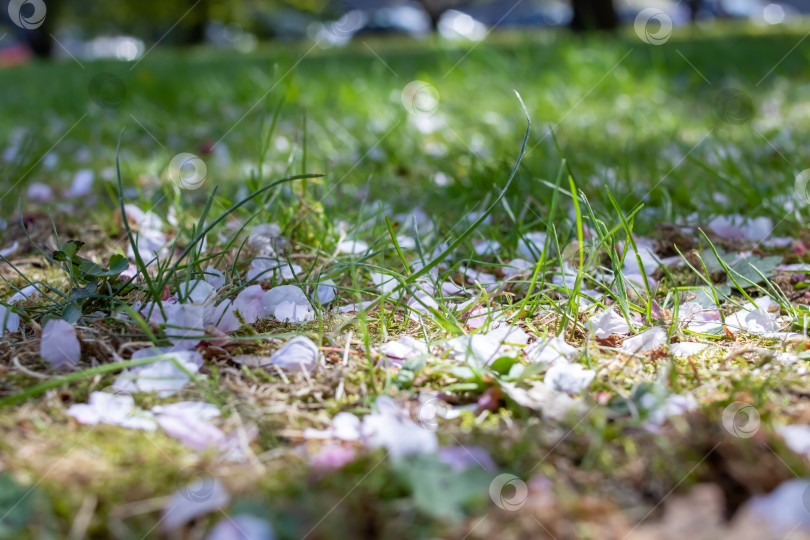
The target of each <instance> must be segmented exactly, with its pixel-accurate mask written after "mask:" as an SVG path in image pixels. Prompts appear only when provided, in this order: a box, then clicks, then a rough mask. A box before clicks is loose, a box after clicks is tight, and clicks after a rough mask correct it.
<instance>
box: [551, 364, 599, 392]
mask: <svg viewBox="0 0 810 540" xmlns="http://www.w3.org/2000/svg"><path fill="white" fill-rule="evenodd" d="M595 376H596V372H595V371H593V370H592V369H585V368H583V367H582V365H581V364H563V363H558V364H555V365H553V366H552V367H551V368H549V370H548V371H547V372H546V378H545V380H544V382H545V383H546V384H547V385H549V386H551V387H552V388H553V389H555V390H559V391H560V392H565V393H566V394H579V393H580V392H582V391H583V390H585V389H586V388H587V387H588V385H589V384H591V381H592V380H593V378H594V377H595Z"/></svg>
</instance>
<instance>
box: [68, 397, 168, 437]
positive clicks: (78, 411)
mask: <svg viewBox="0 0 810 540" xmlns="http://www.w3.org/2000/svg"><path fill="white" fill-rule="evenodd" d="M67 414H68V416H72V417H74V418H75V419H76V420H77V421H78V422H79V423H80V424H90V425H95V424H98V423H99V422H101V423H103V424H110V425H114V426H121V427H125V428H129V429H143V430H146V431H154V430H155V429H157V424H155V420H154V418H153V417H152V414H151V413H149V412H146V411H143V410H141V409H138V408H136V407H135V400H133V399H132V396H127V395H121V394H112V393H108V392H93V393H92V394H90V398H89V400H88V403H87V404H86V405H85V404H83V403H75V404H73V405H71V406H70V407H69V408H68V410H67Z"/></svg>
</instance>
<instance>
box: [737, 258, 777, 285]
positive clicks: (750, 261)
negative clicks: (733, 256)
mask: <svg viewBox="0 0 810 540" xmlns="http://www.w3.org/2000/svg"><path fill="white" fill-rule="evenodd" d="M781 262H782V257H779V256H778V255H775V256H772V257H760V256H758V255H752V256H750V257H746V258H744V259H740V260H739V261H737V262H735V263H734V264H733V265H731V267H730V268H731V269H732V270H733V271H734V272H736V273H737V274H739V275H740V276H742V277H739V276H737V275H736V274H735V276H734V277H735V278H737V283H739V284H740V287H745V288H747V287H749V286H750V285H751V283H761V282H762V281H763V279H762V276H761V275H760V273H761V274H762V275H764V276H769V275H770V274H772V273H773V271H774V270H776V267H777V266H779V264H781ZM757 270H759V272H757ZM749 281H750V283H749ZM726 285H728V286H732V285H733V282H732V280H731V278H729V279H728V281H727V282H726Z"/></svg>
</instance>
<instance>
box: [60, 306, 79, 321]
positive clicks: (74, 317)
mask: <svg viewBox="0 0 810 540" xmlns="http://www.w3.org/2000/svg"><path fill="white" fill-rule="evenodd" d="M81 316H82V308H81V307H79V305H78V304H67V305H65V307H64V309H62V319H63V320H65V321H67V322H69V323H70V324H76V323H77V322H78V321H79V318H80V317H81Z"/></svg>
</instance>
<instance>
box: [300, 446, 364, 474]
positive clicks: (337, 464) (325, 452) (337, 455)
mask: <svg viewBox="0 0 810 540" xmlns="http://www.w3.org/2000/svg"><path fill="white" fill-rule="evenodd" d="M356 457H357V455H356V453H355V451H354V448H352V447H350V446H343V445H342V444H330V445H327V446H324V447H323V448H321V449H320V450H319V451H318V453H317V454H315V455H314V456H312V458H311V459H310V460H309V464H310V465H311V466H312V467H314V468H315V469H321V470H334V469H340V468H342V467H343V466H344V465H346V464H348V463H351V462H352V461H354V460H355V458H356Z"/></svg>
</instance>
